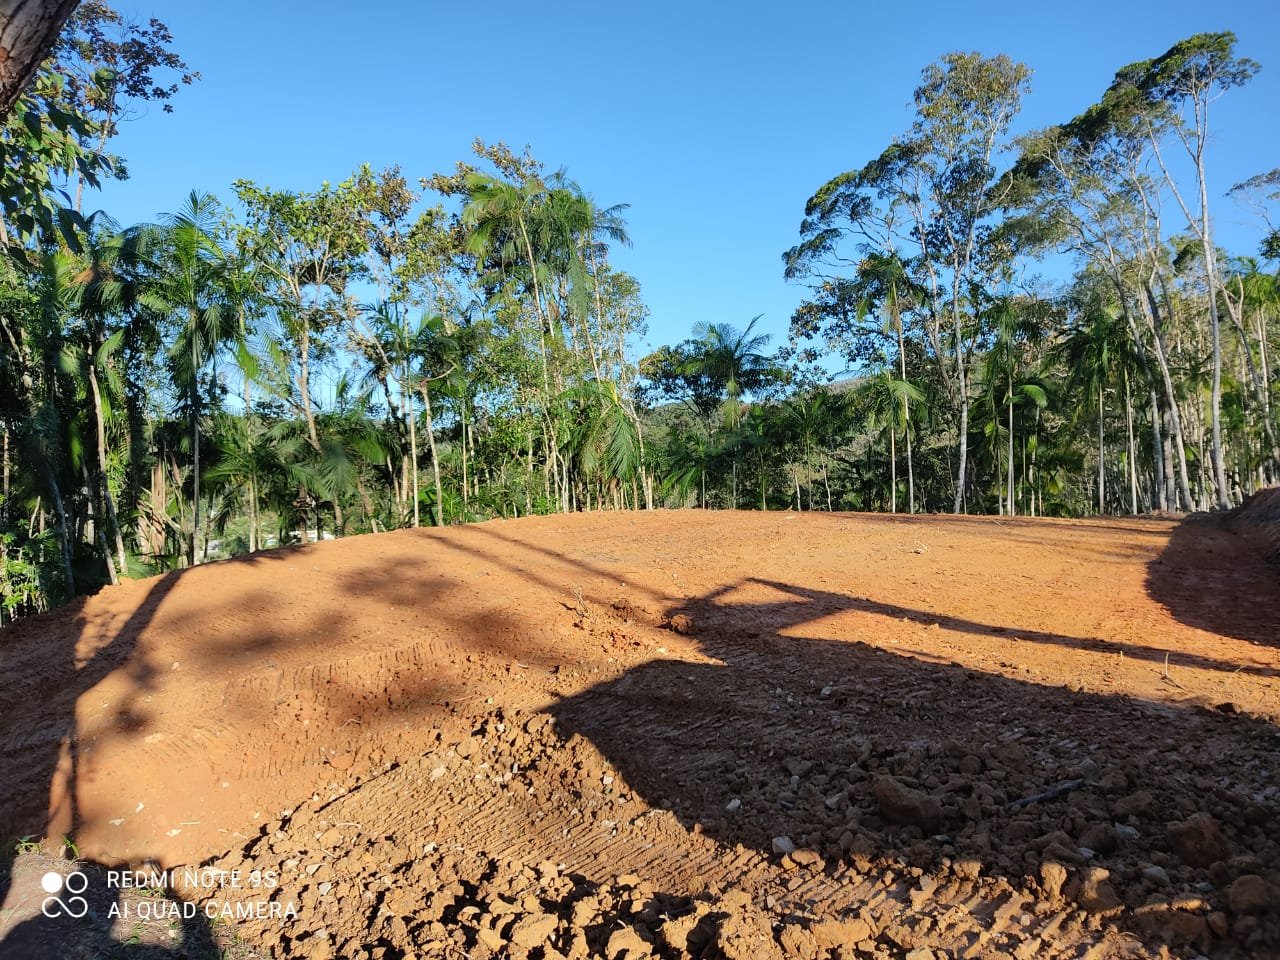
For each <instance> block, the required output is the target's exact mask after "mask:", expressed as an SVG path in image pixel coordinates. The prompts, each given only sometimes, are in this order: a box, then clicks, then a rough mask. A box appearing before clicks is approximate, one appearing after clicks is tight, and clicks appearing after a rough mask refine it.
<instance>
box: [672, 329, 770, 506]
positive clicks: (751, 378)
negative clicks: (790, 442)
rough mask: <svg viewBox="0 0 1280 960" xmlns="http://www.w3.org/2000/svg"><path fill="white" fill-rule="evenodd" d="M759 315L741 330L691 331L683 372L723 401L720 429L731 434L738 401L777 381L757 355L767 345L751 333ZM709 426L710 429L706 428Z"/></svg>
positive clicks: (763, 358)
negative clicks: (706, 383) (706, 384)
mask: <svg viewBox="0 0 1280 960" xmlns="http://www.w3.org/2000/svg"><path fill="white" fill-rule="evenodd" d="M761 316H762V314H757V315H756V316H754V317H752V318H751V322H750V323H748V324H747V326H746V328H745V329H744V330H738V329H737V328H736V327H734V326H733V325H731V324H728V323H698V324H697V325H695V326H694V328H693V335H694V338H695V345H694V352H693V354H692V356H690V357H689V358H688V360H687V365H688V370H687V372H689V373H691V374H694V375H697V376H701V377H705V378H706V379H707V380H709V381H710V384H711V387H712V389H713V390H714V391H715V392H716V393H718V394H719V395H720V396H723V397H724V402H723V403H722V404H721V407H720V414H721V420H722V424H723V426H724V427H725V428H726V429H727V430H729V431H733V430H736V429H737V428H738V424H739V423H740V422H741V421H742V414H743V403H742V397H743V396H744V395H745V394H747V393H750V392H752V391H754V390H759V389H761V388H762V387H764V386H767V385H768V384H769V383H771V382H773V381H775V380H777V379H779V378H780V377H781V371H780V370H779V368H778V366H777V364H776V362H775V361H774V360H773V358H771V357H769V356H767V355H765V354H764V353H762V352H761V351H762V350H763V349H764V347H765V346H766V345H767V344H768V343H769V339H770V338H769V335H768V334H766V333H753V332H752V331H754V330H755V326H756V323H757V322H758V321H759V320H760V317H761ZM708 426H710V425H708ZM732 502H733V505H734V506H735V507H736V506H737V505H738V458H737V456H736V455H735V456H734V458H733V501H732Z"/></svg>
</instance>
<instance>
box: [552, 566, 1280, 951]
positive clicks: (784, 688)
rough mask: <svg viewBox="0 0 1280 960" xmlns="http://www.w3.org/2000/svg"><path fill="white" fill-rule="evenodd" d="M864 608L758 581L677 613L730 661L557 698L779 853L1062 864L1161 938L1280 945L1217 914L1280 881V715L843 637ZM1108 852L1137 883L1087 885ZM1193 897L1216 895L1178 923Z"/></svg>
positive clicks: (744, 838)
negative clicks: (1278, 771)
mask: <svg viewBox="0 0 1280 960" xmlns="http://www.w3.org/2000/svg"><path fill="white" fill-rule="evenodd" d="M762 591H763V592H765V593H767V594H769V595H771V596H770V599H768V600H763V601H762V600H759V599H756V598H758V597H759V596H760V595H761V593H762ZM748 595H749V596H750V597H752V598H753V599H751V600H744V599H743V597H744V596H748ZM865 603H866V601H864V600H861V599H859V598H851V597H848V596H845V595H841V594H836V593H830V592H826V591H821V590H815V589H812V588H809V587H806V586H801V585H797V584H789V583H781V582H768V581H762V580H744V581H742V582H741V583H739V584H736V585H734V586H731V587H726V588H722V589H720V590H717V591H715V592H713V593H712V594H710V595H707V596H704V597H701V598H698V599H696V600H692V601H688V602H686V603H684V604H682V605H680V606H679V607H675V608H672V609H670V610H668V611H666V612H665V616H666V618H667V619H668V620H674V619H675V618H678V617H684V618H687V621H688V623H689V624H690V625H691V626H690V629H691V632H692V633H693V635H694V636H695V638H696V640H697V643H698V646H699V647H700V648H701V650H702V652H704V653H705V654H707V655H708V656H709V657H711V658H714V660H715V661H717V662H715V663H711V664H700V663H691V662H687V661H657V662H649V663H646V664H644V665H642V666H639V667H637V668H634V669H632V670H630V671H629V672H628V673H627V674H626V675H625V676H623V677H622V679H621V680H617V681H613V682H610V683H608V684H602V685H599V686H597V687H595V688H592V689H591V690H589V691H587V692H585V693H583V694H581V695H578V696H574V697H570V698H568V699H566V700H564V701H562V702H560V703H559V704H558V705H557V706H555V707H554V708H553V710H552V712H553V714H554V715H555V716H556V718H557V721H558V724H559V727H560V729H561V731H562V733H563V735H564V736H569V735H571V734H573V733H577V734H580V735H581V736H583V737H586V738H588V739H589V740H590V741H592V742H593V743H594V744H595V745H596V746H597V747H598V748H599V749H600V751H601V752H602V753H603V754H604V755H605V757H606V758H608V760H609V761H611V762H612V763H613V764H614V765H615V766H616V767H617V768H618V770H619V771H620V772H621V773H622V774H623V776H624V778H625V780H626V782H627V783H629V784H630V785H631V786H632V787H633V788H634V789H636V790H637V791H638V792H639V793H640V794H641V795H642V796H643V797H644V798H645V799H646V800H647V801H648V802H649V803H650V804H651V805H653V806H657V807H662V808H666V809H670V810H672V811H673V812H674V813H675V814H676V815H677V816H678V817H679V818H680V819H681V820H682V822H683V823H684V824H685V825H686V826H687V827H689V828H690V829H696V830H699V831H701V832H703V833H705V834H707V835H709V836H712V837H714V838H715V839H717V840H720V841H722V842H724V843H726V844H730V845H732V844H742V845H744V846H746V847H749V848H754V849H757V850H760V851H762V852H764V853H766V854H768V853H770V852H774V851H776V850H778V849H779V846H778V844H784V845H785V843H786V841H790V842H792V843H794V844H795V845H796V846H797V847H800V848H807V849H811V850H813V851H816V852H817V853H818V854H820V855H821V856H822V857H823V858H825V859H826V861H827V863H829V864H831V863H853V864H857V865H860V866H862V867H864V868H865V867H866V866H867V865H868V864H869V863H875V862H882V863H886V864H901V863H909V864H913V865H916V866H920V867H925V868H937V867H939V866H940V865H945V864H952V865H955V864H959V863H968V864H972V865H975V866H974V867H972V868H970V867H965V868H963V869H965V870H969V869H978V868H979V867H980V869H981V870H982V871H983V873H984V874H986V875H994V876H1000V877H1005V878H1008V879H1009V880H1010V882H1011V883H1013V884H1014V885H1015V886H1023V887H1029V888H1031V889H1035V888H1036V887H1037V886H1039V887H1041V888H1043V886H1044V884H1045V880H1044V877H1043V874H1042V865H1043V864H1045V863H1046V862H1050V861H1053V862H1058V863H1062V864H1064V865H1065V866H1067V867H1068V868H1069V869H1070V870H1071V873H1072V877H1073V879H1072V880H1071V882H1070V884H1069V886H1068V890H1067V892H1068V894H1069V895H1071V896H1074V897H1075V898H1076V900H1077V902H1080V903H1082V904H1085V905H1087V906H1088V908H1089V909H1090V910H1093V911H1095V912H1096V913H1099V914H1101V915H1111V914H1114V913H1115V912H1116V911H1118V910H1120V909H1121V902H1122V903H1123V906H1124V907H1127V908H1128V909H1129V911H1131V912H1130V913H1129V914H1127V916H1128V918H1129V919H1128V920H1126V921H1125V922H1126V924H1128V923H1131V922H1132V918H1133V916H1134V914H1133V913H1132V911H1137V910H1139V909H1140V908H1141V909H1143V910H1146V911H1147V913H1145V914H1143V916H1144V918H1145V919H1144V920H1143V923H1144V924H1146V925H1145V926H1142V927H1141V928H1140V929H1139V933H1140V934H1141V935H1142V936H1143V937H1144V939H1146V940H1148V941H1149V942H1151V943H1153V944H1154V943H1159V942H1161V941H1162V940H1163V939H1164V938H1165V937H1166V936H1169V937H1172V938H1174V939H1179V938H1180V939H1182V940H1183V941H1188V940H1189V941H1191V942H1192V943H1194V944H1196V945H1197V946H1198V947H1200V948H1202V949H1209V948H1211V947H1214V948H1215V952H1217V953H1218V954H1219V955H1223V956H1226V955H1231V953H1232V951H1235V953H1236V955H1252V956H1260V955H1262V954H1261V953H1259V952H1258V951H1259V950H1277V949H1280V916H1277V915H1275V914H1272V915H1268V916H1266V917H1265V918H1262V919H1260V918H1258V917H1256V916H1252V915H1248V914H1247V913H1244V912H1239V913H1236V914H1230V913H1228V914H1226V915H1225V916H1224V919H1223V920H1221V921H1219V920H1217V919H1215V920H1214V923H1215V924H1219V923H1226V924H1228V925H1229V929H1228V930H1227V932H1226V939H1225V940H1224V939H1222V933H1221V932H1219V933H1218V934H1211V933H1210V927H1209V926H1208V914H1209V913H1210V912H1212V911H1221V910H1225V909H1226V901H1227V897H1226V891H1227V889H1228V887H1229V885H1230V884H1231V883H1232V882H1233V881H1234V880H1236V879H1237V878H1238V877H1240V876H1244V875H1252V874H1259V873H1261V874H1263V875H1264V876H1267V877H1268V878H1269V879H1270V880H1271V882H1272V883H1275V882H1277V881H1280V846H1277V841H1276V838H1275V836H1274V835H1273V832H1272V831H1271V830H1270V829H1269V827H1268V825H1269V824H1273V823H1275V822H1277V818H1278V817H1280V790H1277V786H1276V783H1275V767H1274V757H1275V749H1276V743H1277V740H1276V736H1277V731H1276V728H1275V727H1274V726H1273V725H1272V724H1271V723H1269V722H1267V721H1265V720H1262V719H1258V718H1254V717H1249V716H1244V715H1228V714H1224V713H1221V712H1218V711H1210V710H1204V709H1200V708H1185V707H1174V706H1169V705H1158V704H1154V703H1150V702H1144V701H1141V700H1136V699H1132V698H1129V697H1123V696H1108V695H1100V694H1093V693H1085V692H1080V691H1075V690H1071V689H1068V688H1066V687H1055V686H1043V685H1038V684H1034V683H1030V682H1025V681H1021V680H1014V679H1009V678H1006V677H1003V676H996V675H990V674H987V673H983V672H979V671H975V670H972V669H966V668H965V667H962V666H960V665H959V664H955V663H948V662H938V661H936V660H935V661H933V662H930V661H927V660H925V659H922V658H921V656H910V655H900V654H897V653H890V652H886V651H885V650H882V649H879V648H876V647H872V646H869V645H866V644H863V643H860V642H849V641H843V640H834V639H831V638H830V637H827V636H824V635H823V630H822V620H823V618H824V617H825V616H827V615H828V614H832V613H836V612H838V611H840V610H843V609H848V608H849V607H850V606H851V605H854V606H856V605H861V604H865ZM894 612H895V613H903V611H894ZM935 619H936V618H935ZM952 628H953V629H958V630H960V631H961V632H962V633H963V632H966V631H967V630H975V631H977V630H980V629H981V625H972V624H971V625H967V626H966V625H963V624H952ZM1055 791H1060V792H1058V793H1056V794H1055ZM1201 814H1207V815H1208V816H1209V817H1211V818H1212V823H1209V822H1208V821H1205V820H1203V819H1199V820H1197V819H1194V818H1196V817H1197V815H1201ZM1171 825H1173V826H1171ZM779 838H786V839H785V840H781V839H779ZM1099 867H1100V868H1103V869H1105V870H1107V871H1109V878H1108V880H1107V882H1108V883H1109V884H1110V886H1111V890H1113V891H1114V893H1115V894H1116V895H1117V896H1118V900H1115V901H1112V898H1111V896H1110V892H1109V891H1108V890H1106V889H1103V890H1101V891H1099V890H1098V889H1095V886H1096V885H1091V884H1090V883H1089V880H1088V877H1089V871H1090V870H1091V869H1093V868H1099ZM1099 878H1100V877H1099V875H1097V874H1095V875H1094V879H1095V880H1097V879H1099ZM1179 895H1181V896H1183V897H1192V898H1198V900H1199V901H1202V902H1203V903H1204V904H1205V906H1202V907H1197V908H1195V909H1193V910H1192V911H1191V912H1189V913H1188V918H1189V919H1182V918H1177V916H1176V915H1177V914H1178V913H1179V912H1180V911H1178V910H1177V909H1175V907H1176V900H1177V897H1178V896H1179ZM1148 901H1152V902H1154V903H1155V904H1156V905H1157V908H1158V909H1157V908H1151V907H1145V906H1144V905H1145V904H1147V903H1148ZM1162 903H1163V904H1164V905H1165V907H1159V905H1160V904H1162ZM1186 903H1191V901H1186ZM1166 908H1167V909H1166ZM1181 912H1186V911H1181Z"/></svg>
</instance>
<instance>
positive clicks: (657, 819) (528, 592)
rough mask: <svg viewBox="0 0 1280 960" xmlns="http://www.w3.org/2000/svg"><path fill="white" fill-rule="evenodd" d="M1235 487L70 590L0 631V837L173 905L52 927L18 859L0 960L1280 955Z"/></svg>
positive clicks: (1261, 626)
mask: <svg viewBox="0 0 1280 960" xmlns="http://www.w3.org/2000/svg"><path fill="white" fill-rule="evenodd" d="M1268 503H1270V504H1271V506H1274V503H1272V502H1271V501H1260V502H1259V503H1256V504H1254V505H1253V510H1254V514H1252V515H1251V514H1248V511H1244V512H1242V513H1241V515H1240V516H1239V517H1237V518H1236V519H1234V520H1231V521H1224V520H1221V519H1189V520H1185V521H1182V522H1175V521H1172V520H1159V519H1156V520H1152V519H1144V520H1131V519H1114V520H1097V521H1071V522H1068V521H1053V520H1026V519H1008V518H1005V519H992V518H942V517H911V518H909V517H901V516H900V517H886V516H862V515H842V514H836V515H820V514H804V515H797V514H791V513H786V514H782V513H764V514H762V513H707V512H696V511H693V512H656V513H647V514H591V515H574V516H567V517H566V516H556V517H542V518H529V519H522V520H518V521H494V522H490V523H486V524H479V525H474V526H466V527H454V528H448V529H445V530H422V531H403V532H399V533H392V534H382V535H378V536H368V537H360V538H352V539H347V540H343V541H338V542H332V543H326V544H321V545H315V546H310V547H305V548H299V549H292V550H283V551H274V552H271V553H266V554H260V555H257V556H255V557H253V558H251V559H241V560H235V561H226V562H222V563H216V564H211V565H209V566H206V567H200V568H197V569H194V570H188V571H185V572H182V573H180V574H172V575H168V576H165V577H161V578H156V579H152V580H147V581H139V582H133V583H128V584H124V585H122V586H120V587H118V588H114V589H110V590H107V591H104V592H103V593H101V594H99V595H98V596H96V597H92V598H89V599H86V600H84V601H82V602H80V603H78V604H76V605H74V606H72V607H70V608H67V609H64V610H62V611H59V612H57V613H55V614H51V615H46V616H42V617H38V618H35V619H33V620H30V621H27V622H24V623H22V624H19V625H18V626H17V627H15V628H12V629H9V630H6V631H5V632H4V633H3V634H0V666H2V672H0V717H3V723H2V725H0V738H2V739H0V771H3V780H0V837H17V836H23V835H37V836H46V835H47V836H49V837H51V838H53V839H54V840H56V839H58V838H61V837H62V836H63V835H70V836H72V837H73V838H74V841H75V843H76V845H77V846H78V851H77V852H78V853H79V855H80V856H81V858H82V861H83V862H87V863H88V864H90V866H89V867H86V869H87V870H91V871H96V872H93V874H92V877H91V879H92V880H93V882H94V883H95V884H97V885H98V886H101V885H102V884H103V883H105V880H104V879H103V877H104V876H105V870H106V869H107V868H109V867H114V866H117V865H121V864H125V865H130V866H132V867H135V868H138V867H141V866H142V865H149V866H151V867H154V868H155V869H161V868H175V869H174V874H173V875H172V879H173V882H172V884H171V885H169V886H166V887H165V888H164V889H156V890H154V891H151V893H152V894H154V896H156V897H158V898H160V899H162V900H165V901H166V902H172V903H175V904H184V903H185V904H190V905H195V907H194V908H193V909H194V910H195V912H196V914H197V915H196V916H195V917H194V918H187V919H184V920H183V921H182V922H181V923H177V922H172V921H171V922H170V924H169V927H168V932H167V933H165V934H164V935H156V936H150V937H145V936H144V937H139V936H138V935H137V934H134V935H133V940H132V941H130V940H129V937H130V935H129V934H128V932H127V927H126V926H125V925H124V924H123V922H122V921H115V923H114V926H112V923H111V922H110V921H108V920H107V919H105V913H106V908H105V907H97V908H95V909H94V910H93V911H91V915H90V917H89V920H86V921H81V922H80V923H81V925H82V926H83V924H84V923H89V922H91V921H93V920H94V918H95V917H96V918H97V921H98V934H96V936H97V939H95V940H93V941H92V943H90V940H89V939H86V938H81V939H80V940H77V939H76V937H75V936H74V935H73V934H72V933H71V932H70V931H72V929H73V928H72V926H71V925H70V924H71V921H69V920H67V919H66V918H58V919H53V920H50V919H46V918H42V917H41V916H40V915H39V913H38V912H35V913H34V915H33V907H32V904H33V903H36V902H38V899H39V890H38V889H37V890H36V891H35V892H34V894H33V892H32V885H33V883H34V882H35V881H34V880H33V879H32V878H33V876H35V868H34V867H32V868H27V869H25V872H24V867H23V859H22V858H19V860H18V862H17V864H15V865H10V866H7V867H6V866H3V865H0V900H3V905H4V909H3V911H0V957H37V956H49V957H64V956H66V957H69V956H73V955H76V956H79V955H82V956H86V957H88V956H130V957H146V958H156V960H158V958H176V957H203V956H216V955H217V949H219V948H220V947H225V946H227V945H228V944H232V942H233V941H235V943H234V944H233V946H232V955H237V956H262V957H281V958H288V957H304V958H312V960H320V958H326V960H327V958H334V957H341V958H348V957H351V958H357V957H359V958H366V957H367V958H370V960H396V958H403V957H437V956H439V957H479V958H484V957H490V956H495V957H514V958H520V957H529V958H532V960H538V958H546V960H554V958H557V957H570V958H575V960H576V958H581V957H588V956H604V957H609V958H611V960H617V958H623V960H635V958H641V957H649V956H662V957H685V956H692V957H705V958H710V957H723V958H729V960H733V958H742V960H746V958H754V957H762V958H770V957H773V958H782V957H787V958H791V957H795V958H804V960H818V958H854V957H858V958H872V957H879V958H895V960H897V958H909V960H931V958H933V960H938V958H944V957H957V958H959V957H963V958H971V957H972V958H976V957H1000V956H1009V957H1017V958H1020V960H1030V958H1039V957H1046V958H1059V957H1062V958H1066V957H1090V958H1093V960H1102V958H1107V957H1135V958H1137V957H1156V956H1163V955H1169V954H1170V953H1172V954H1173V955H1176V956H1186V957H1191V956H1196V955H1198V954H1205V955H1210V956H1212V957H1222V958H1234V957H1277V956H1280V835H1277V834H1276V831H1275V824H1276V823H1277V822H1280V819H1278V817H1280V769H1278V766H1280V765H1278V764H1277V753H1278V751H1280V736H1278V731H1277V726H1276V724H1277V721H1278V720H1280V567H1277V566H1275V565H1273V564H1270V563H1268V562H1267V561H1266V559H1265V556H1266V553H1267V552H1268V545H1267V543H1266V542H1265V539H1266V538H1265V536H1264V535H1262V534H1260V533H1259V529H1260V528H1259V525H1258V524H1256V523H1253V522H1252V521H1250V519H1249V517H1250V516H1255V517H1256V516H1261V515H1263V514H1264V513H1265V515H1267V516H1270V513H1269V512H1267V511H1268V510H1269V509H1270V507H1268ZM201 864H203V865H205V866H206V867H207V868H211V869H217V870H224V871H227V873H225V874H219V875H217V876H220V877H222V878H223V880H222V881H221V882H220V883H219V884H218V885H213V884H206V885H204V886H201V885H200V884H196V883H191V882H188V881H187V880H182V879H179V878H180V877H181V875H182V873H183V871H182V870H181V868H180V867H181V865H190V866H194V865H201ZM230 876H235V877H237V878H240V879H241V880H242V881H243V882H242V883H241V885H240V886H235V887H233V886H230V885H229V883H228V882H227V881H226V879H225V878H226V877H230ZM249 877H254V878H256V880H255V882H254V883H249V882H248V880H247V879H246V878H249ZM264 877H265V878H267V880H268V881H269V882H264V881H263V880H262V878H264ZM6 888H8V889H7V890H6ZM129 895H130V896H132V895H133V894H129ZM118 896H119V897H121V898H123V897H125V894H124V893H119V894H118ZM270 904H275V907H271V908H270V909H268V907H269V905H270ZM240 907H243V908H244V909H246V910H256V911H258V914H261V913H267V914H270V915H267V916H261V917H259V916H258V914H255V916H254V918H252V919H246V917H245V916H244V914H239V915H237V913H236V910H237V909H238V908H240ZM288 908H291V909H288ZM271 911H275V913H271ZM281 911H283V912H284V914H285V915H284V916H280V915H279V914H280V912H281ZM103 924H106V926H107V928H108V929H107V931H106V933H105V934H104V933H103V932H102V929H101V928H102V927H103ZM75 929H81V928H80V927H77V928H75ZM152 932H153V933H154V932H155V931H154V930H153V931H152ZM165 937H167V938H168V942H165ZM69 944H72V945H74V946H75V949H74V950H73V949H72V948H71V946H68V945H69ZM211 944H212V946H211ZM42 951H45V952H42ZM95 951H96V952H95ZM113 951H114V952H113ZM210 951H212V952H210ZM237 951H238V952H237Z"/></svg>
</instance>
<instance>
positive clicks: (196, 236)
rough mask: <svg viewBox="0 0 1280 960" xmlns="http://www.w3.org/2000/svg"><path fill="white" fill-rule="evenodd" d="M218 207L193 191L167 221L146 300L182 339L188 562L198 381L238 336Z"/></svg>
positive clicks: (196, 504)
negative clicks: (229, 297) (189, 480)
mask: <svg viewBox="0 0 1280 960" xmlns="http://www.w3.org/2000/svg"><path fill="white" fill-rule="evenodd" d="M217 214H218V202H217V200H215V199H214V198H213V197H212V196H210V195H209V194H202V193H197V192H196V191H194V190H193V191H192V192H191V193H190V194H189V195H188V197H187V200H186V203H185V204H183V206H182V207H181V208H180V209H179V210H178V212H177V213H173V214H169V215H167V216H165V217H164V218H163V226H162V227H161V228H160V230H159V231H158V232H157V233H156V234H155V239H156V242H157V243H158V247H159V249H158V250H157V252H156V255H155V259H154V263H153V270H152V273H151V276H150V278H149V280H148V283H147V289H146V291H145V292H144V294H143V296H142V299H143V302H144V303H146V305H147V306H149V307H151V308H152V309H154V310H156V311H158V312H161V313H164V314H168V315H170V316H173V317H175V318H176V319H177V320H178V323H179V325H180V326H179V330H178V335H177V336H176V337H175V338H174V342H173V344H172V346H171V347H170V351H169V353H170V358H171V360H172V362H173V371H174V379H175V380H176V381H177V386H178V387H179V389H181V390H183V391H184V392H185V393H186V396H187V404H188V414H189V417H190V429H191V460H192V490H193V494H192V509H193V512H192V525H191V532H190V538H189V541H188V546H187V562H188V563H189V564H192V565H194V564H195V563H197V562H198V561H199V557H198V555H197V546H196V545H197V543H198V542H199V540H200V525H201V515H200V416H201V398H200V377H201V374H202V373H203V372H204V369H205V367H206V366H207V365H208V364H209V362H210V361H211V360H212V359H213V357H214V355H215V353H216V352H217V349H218V347H219V345H220V344H222V343H223V342H224V341H225V340H227V339H229V338H230V337H231V336H233V335H234V334H235V332H236V330H235V328H234V326H233V324H234V322H235V321H236V319H237V318H236V316H235V315H234V314H233V312H232V311H230V310H228V309H227V303H226V289H227V284H226V253H225V251H224V250H223V249H222V247H221V245H220V244H219V242H218V239H217V231H218V220H217Z"/></svg>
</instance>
